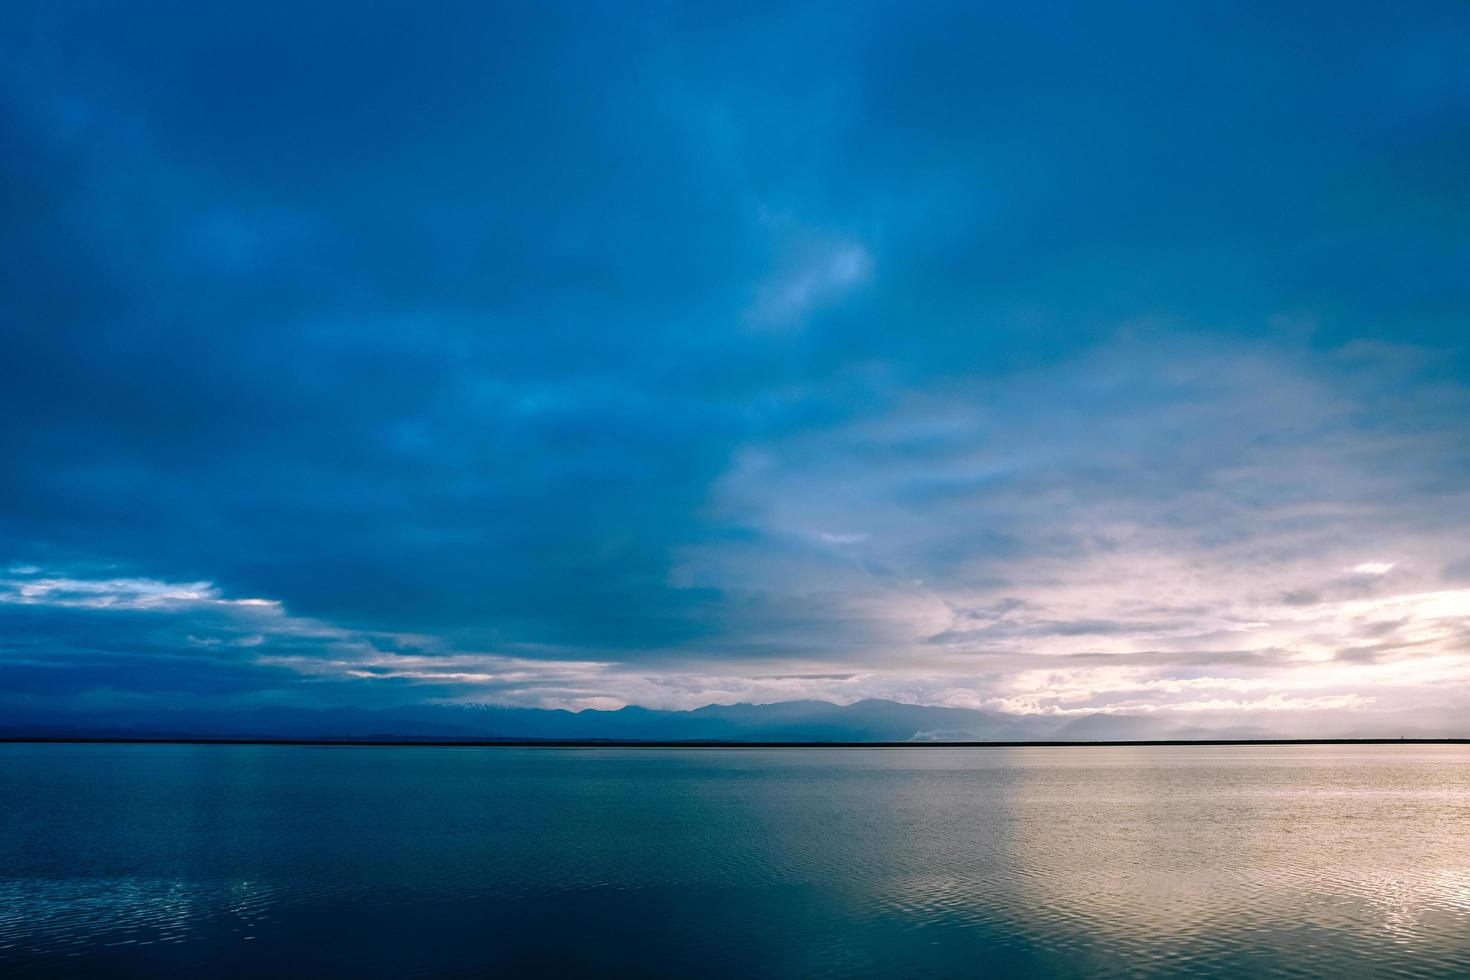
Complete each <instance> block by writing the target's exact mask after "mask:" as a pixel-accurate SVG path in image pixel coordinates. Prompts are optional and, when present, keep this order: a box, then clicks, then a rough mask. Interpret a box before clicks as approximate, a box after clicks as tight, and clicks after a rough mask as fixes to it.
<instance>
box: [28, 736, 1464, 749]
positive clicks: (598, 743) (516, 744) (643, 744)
mask: <svg viewBox="0 0 1470 980" xmlns="http://www.w3.org/2000/svg"><path fill="white" fill-rule="evenodd" d="M0 744H10V745H262V746H270V745H279V746H291V745H296V746H324V747H329V746H344V747H352V746H357V747H366V748H372V747H399V746H423V747H428V748H434V747H438V748H547V749H553V748H564V749H579V748H593V749H608V748H613V749H750V748H755V749H909V748H919V749H1007V748H1106V747H1114V748H1141V747H1150V746H1160V747H1166V746H1200V747H1206V746H1272V745H1283V746H1285V745H1470V738H1408V737H1400V738H1233V739H1177V738H1165V739H1122V740H1118V741H1107V740H1095V739H1094V740H1079V741H1072V740H1059V739H1030V740H1023V741H967V742H959V741H934V742H881V741H874V742H854V741H841V742H818V741H806V742H803V741H789V740H782V741H769V742H763V741H746V740H742V741H721V740H717V739H682V740H675V739H646V740H640V739H565V738H546V739H536V738H526V739H514V738H484V739H463V738H461V739H443V738H414V737H412V736H405V737H382V738H203V737H201V738H189V737H160V738H149V737H146V736H134V737H106V736H65V735H58V736H46V735H13V736H12V735H0Z"/></svg>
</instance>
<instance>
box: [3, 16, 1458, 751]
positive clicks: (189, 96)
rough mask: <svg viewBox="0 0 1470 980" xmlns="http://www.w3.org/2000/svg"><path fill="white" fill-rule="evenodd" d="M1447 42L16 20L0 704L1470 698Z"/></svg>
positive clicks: (1346, 708)
mask: <svg viewBox="0 0 1470 980" xmlns="http://www.w3.org/2000/svg"><path fill="white" fill-rule="evenodd" d="M1467 44H1470V8H1467V7H1466V6H1465V5H1464V4H1463V3H1444V4H1419V3H1412V2H1410V3H1401V4H1392V5H1383V4H1366V3H1362V4H1359V3H1332V4H1310V3H1308V4H1299V5H1287V6H1282V5H1277V4H1194V3H1176V2H1167V3H1157V4H1146V3H1145V4H1138V3H1117V4H1075V5H1073V4H1052V3H1014V4H1008V3H961V4H946V3H938V2H936V3H925V4H901V3H895V2H884V3H861V2H851V3H841V4H780V3H760V2H755V3H738V4H702V3H701V4H675V3H657V2H637V3H628V2H617V3H596V2H585V3H584V2H579V3H546V2H543V3H525V4H522V3H517V2H505V3H495V4H485V3H471V2H464V3H447V2H438V0H417V2H414V3H391V2H383V3H364V4H353V5H346V6H344V5H342V4H340V3H323V2H317V0H291V2H289V3H285V2H276V0H260V2H250V3H237V2H225V3H210V4H199V3H194V2H169V0H149V2H143V3H135V4H118V3H109V2H96V3H84V2H80V0H10V2H8V3H6V4H4V6H3V10H0V146H3V153H0V417H3V419H4V424H3V425H0V712H3V711H4V710H6V705H9V706H10V709H11V710H16V709H17V708H19V707H25V708H26V710H31V711H35V710H41V711H48V710H55V711H59V712H62V711H64V712H81V713H85V712H88V711H101V710H110V709H113V708H117V707H128V708H132V709H141V710H145V711H146V710H153V709H157V710H160V711H162V710H168V709H171V708H178V707H181V706H182V707H189V708H191V709H200V708H203V709H214V708H218V709H220V710H227V709H234V708H241V707H249V706H259V705H293V706H301V707H333V706H359V707H375V706H378V707H380V706H393V705H403V704H418V703H424V702H455V703H497V704H511V705H525V706H539V707H567V708H573V709H579V708H587V707H598V708H611V707H618V706H620V705H623V704H629V703H632V704H639V705H644V706H649V707H660V708H690V707H695V706H698V705H703V704H706V703H711V702H721V703H731V702H737V701H751V702H770V701H780V700H786V699H795V698H818V699H824V700H830V701H836V702H842V703H846V702H850V701H854V700H857V699H860V698H865V697H885V698H893V699H895V700H900V701H906V702H915V703H923V704H936V705H950V706H962V707H971V708H984V709H989V710H994V711H1009V712H1020V713H1044V714H1056V715H1067V714H1087V713H1092V712H1097V711H1104V712H1110V713H1120V714H1156V713H1164V714H1165V715H1167V714H1169V713H1171V712H1172V713H1176V714H1181V715H1183V714H1191V715H1195V716H1199V717H1210V718H1220V719H1229V720H1231V721H1232V722H1234V721H1238V720H1240V719H1271V718H1281V719H1285V718H1290V719H1293V722H1292V723H1293V724H1295V725H1297V726H1299V727H1304V728H1305V729H1306V730H1311V729H1312V726H1313V725H1315V724H1318V722H1317V721H1315V719H1323V721H1322V722H1321V723H1322V724H1327V722H1326V721H1325V720H1326V719H1341V718H1343V717H1346V716H1351V717H1355V718H1356V717H1366V718H1371V717H1373V716H1374V713H1394V712H1397V713H1404V712H1410V713H1418V714H1421V715H1424V716H1426V717H1428V716H1436V717H1439V716H1443V717H1460V718H1463V717H1464V716H1465V712H1467V711H1470V274H1467V270H1470V176H1467V175H1470V57H1467V56H1466V50H1467ZM1334 723H1335V722H1334Z"/></svg>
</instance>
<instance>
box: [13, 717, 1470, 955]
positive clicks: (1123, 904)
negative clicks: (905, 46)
mask: <svg viewBox="0 0 1470 980" xmlns="http://www.w3.org/2000/svg"><path fill="white" fill-rule="evenodd" d="M92 972H102V973H106V974H110V975H138V976H159V975H175V976H199V975H210V976H222V975H223V976H234V975H254V974H259V973H263V972H273V973H275V974H276V975H278V976H292V975H305V974H313V975H322V974H350V975H367V976H404V975H437V976H473V975H483V974H490V973H493V974H502V975H505V974H509V975H538V974H540V975H566V974H568V973H572V974H598V975H609V974H619V973H636V974H640V975H681V976H691V975H699V976H720V975H750V974H754V975H763V976H786V977H818V976H869V975H902V976H977V975H982V976H983V975H987V974H990V975H997V976H1012V975H1017V974H1032V975H1048V976H1106V975H1129V976H1186V975H1187V976H1251V977H1254V976H1265V975H1280V976H1322V975H1327V974H1333V975H1337V976H1340V977H1357V976H1363V977H1367V976H1375V977H1376V976H1390V975H1400V976H1445V975H1453V974H1461V975H1470V749H1467V748H1466V747H1462V746H1375V747H1347V746H1310V747H1251V748H1245V747H1233V748H1227V747H1219V748H1201V747H1180V748H1116V749H1114V748H1083V749H1041V748H1038V749H979V750H977V749H886V750H885V749H827V750H821V749H817V750H804V749H803V750H793V749H750V750H746V749H717V750H657V749H647V750H644V749H638V750H619V749H607V750H604V749H475V748H426V747H413V748H362V747H315V748H313V747H253V746H231V747H225V746H85V745H75V746H60V745H58V746H48V745H0V974H3V975H6V976H25V975H32V974H35V975H75V974H80V973H92Z"/></svg>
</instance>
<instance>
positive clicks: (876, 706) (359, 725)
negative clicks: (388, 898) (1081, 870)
mask: <svg viewBox="0 0 1470 980" xmlns="http://www.w3.org/2000/svg"><path fill="white" fill-rule="evenodd" d="M1272 734H1273V733H1271V732H1269V731H1266V730H1263V729H1259V728H1252V729H1235V730H1231V731H1229V732H1227V731H1225V730H1217V729H1209V728H1200V727H1197V726H1190V727H1183V726H1181V725H1179V724H1170V723H1169V722H1167V721H1165V720H1163V719H1161V718H1158V717H1156V716H1146V717H1138V716H1127V715H1108V714H1093V715H1084V716H1080V717H1056V716H1046V715H1011V714H1003V713H999V712H987V711H977V710H973V709H968V708H941V707H933V706H928V705H919V704H901V703H899V702H896V701H884V700H879V699H869V700H865V701H858V702H856V703H854V704H848V705H838V704H832V703H829V702H826V701H782V702H777V703H774V704H728V705H724V704H711V705H706V706H705V707H702V708H696V709H694V710H692V711H664V710H657V709H652V708H640V707H636V706H631V705H630V706H628V707H625V708H620V709H618V710H616V711H598V710H590V709H589V710H586V711H581V712H572V711H564V710H553V709H540V708H514V707H505V706H501V705H417V706H408V707H402V708H393V709H380V710H370V709H362V708H333V709H324V710H313V709H308V708H287V707H267V708H256V709H249V710H239V711H231V712H221V711H185V710H179V711H172V712H157V711H149V712H128V711H113V712H107V713H88V714H85V715H83V714H71V715H55V714H48V715H33V716H29V717H27V716H24V715H15V714H11V716H9V717H6V718H3V719H0V735H12V736H17V735H18V736H60V737H66V736H95V737H164V738H167V737H181V738H182V737H195V738H375V737H381V738H389V737H391V738H409V739H411V738H438V739H442V738H450V739H455V738H465V739H473V738H487V739H495V738H500V739H506V738H508V739H528V740H530V739H609V740H640V741H642V740H656V741H732V742H733V741H747V742H782V741H787V742H907V741H915V742H923V741H980V742H987V741H988V742H996V741H1027V740H1050V739H1056V740H1063V741H1123V740H1131V739H1157V738H1171V737H1174V738H1178V737H1183V738H1211V737H1215V738H1231V737H1236V738H1239V737H1258V738H1259V737H1270V736H1271V735H1272Z"/></svg>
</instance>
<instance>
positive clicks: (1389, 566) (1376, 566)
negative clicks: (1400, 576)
mask: <svg viewBox="0 0 1470 980" xmlns="http://www.w3.org/2000/svg"><path fill="white" fill-rule="evenodd" d="M1393 567H1394V563H1393V562H1391V561H1365V562H1363V563H1362V564H1360V565H1354V566H1353V567H1352V571H1353V572H1355V573H1356V574H1358V575H1387V574H1388V573H1389V572H1390V571H1392V570H1393Z"/></svg>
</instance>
